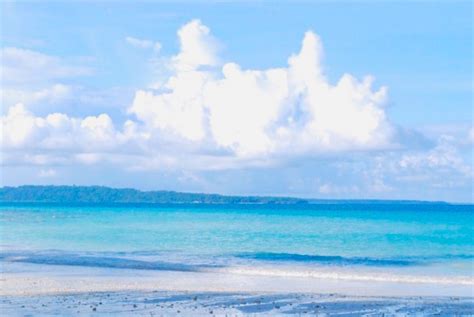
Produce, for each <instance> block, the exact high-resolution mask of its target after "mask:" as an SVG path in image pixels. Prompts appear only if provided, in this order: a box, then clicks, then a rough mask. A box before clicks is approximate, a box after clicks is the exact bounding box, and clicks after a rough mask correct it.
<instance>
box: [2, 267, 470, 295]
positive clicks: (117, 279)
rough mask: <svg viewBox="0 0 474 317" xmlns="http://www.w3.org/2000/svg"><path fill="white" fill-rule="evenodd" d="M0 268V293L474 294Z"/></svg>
mask: <svg viewBox="0 0 474 317" xmlns="http://www.w3.org/2000/svg"><path fill="white" fill-rule="evenodd" d="M1 271H2V275H1V279H0V296H41V295H67V294H73V293H94V292H122V291H125V292H134V291H141V292H143V291H145V292H146V291H173V292H245V293H251V292H254V293H306V294H341V295H345V296H378V297H380V296H388V297H407V296H408V297H409V296H422V297H449V296H454V297H466V298H474V287H473V285H472V284H467V285H466V284H442V283H417V282H401V281H373V280H371V281H367V280H345V279H325V278H320V277H307V276H303V277H302V276H272V275H259V274H237V273H235V272H180V271H152V270H134V269H111V268H96V267H79V266H64V265H43V264H24V263H8V262H2V263H1Z"/></svg>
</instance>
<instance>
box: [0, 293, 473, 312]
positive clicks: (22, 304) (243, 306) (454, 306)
mask: <svg viewBox="0 0 474 317" xmlns="http://www.w3.org/2000/svg"><path fill="white" fill-rule="evenodd" d="M473 305H474V303H473V300H472V299H468V298H458V297H450V298H445V297H441V298H440V297H437V298H423V297H403V298H402V297H395V298H394V297H355V296H344V295H337V294H324V295H323V294H298V293H297V294H281V293H270V294H268V293H260V294H256V293H225V292H159V291H154V292H130V291H129V292H100V293H78V294H63V295H40V296H2V297H1V302H0V311H1V312H2V314H3V315H4V316H38V315H40V316H72V315H85V316H95V315H100V316H134V315H139V316H249V315H250V316H288V315H290V316H292V315H295V316H305V315H307V316H333V315H337V316H361V315H366V316H469V315H472V314H473V313H474V310H473Z"/></svg>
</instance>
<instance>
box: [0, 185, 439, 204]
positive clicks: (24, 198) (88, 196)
mask: <svg viewBox="0 0 474 317" xmlns="http://www.w3.org/2000/svg"><path fill="white" fill-rule="evenodd" d="M0 202H43V203H101V204H107V203H144V204H292V205H294V204H312V203H313V204H314V203H320V204H328V203H329V204H340V203H400V204H409V203H444V202H426V201H414V200H395V201H394V200H347V199H346V200H334V199H304V198H294V197H274V196H226V195H219V194H204V193H183V192H176V191H166V190H158V191H141V190H137V189H133V188H111V187H105V186H36V185H24V186H18V187H9V186H5V187H1V188H0Z"/></svg>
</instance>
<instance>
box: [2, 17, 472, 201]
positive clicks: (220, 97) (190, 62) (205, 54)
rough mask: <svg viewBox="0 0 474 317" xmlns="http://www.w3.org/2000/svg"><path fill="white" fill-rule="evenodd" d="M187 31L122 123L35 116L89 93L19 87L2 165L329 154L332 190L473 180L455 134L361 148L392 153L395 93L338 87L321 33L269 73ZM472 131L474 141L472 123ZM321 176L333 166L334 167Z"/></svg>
mask: <svg viewBox="0 0 474 317" xmlns="http://www.w3.org/2000/svg"><path fill="white" fill-rule="evenodd" d="M178 37H179V40H180V51H179V52H178V53H177V54H176V55H174V56H171V57H169V58H163V60H162V61H164V63H170V64H171V67H168V68H169V70H171V72H172V73H171V75H170V76H169V77H167V78H166V79H165V80H164V81H163V84H162V85H160V86H159V87H154V88H155V89H140V90H138V91H136V94H135V97H134V100H133V102H132V103H131V105H130V107H129V108H128V114H127V116H128V117H127V118H125V123H124V124H117V122H113V120H112V118H111V116H110V115H109V114H107V113H102V114H99V115H92V116H71V115H70V114H66V113H61V112H55V113H50V114H48V115H43V116H40V115H37V114H35V109H37V107H36V105H35V107H33V106H32V107H30V105H31V104H40V103H42V102H53V101H54V100H61V98H63V99H64V98H71V96H74V95H75V94H76V93H77V92H78V91H80V90H75V89H73V88H74V87H72V88H71V86H68V85H64V84H59V83H52V84H50V85H47V86H46V88H44V87H41V88H38V89H30V90H28V93H22V92H21V89H19V90H20V92H12V91H11V90H10V91H9V92H8V93H9V94H10V95H9V96H10V97H9V98H10V99H11V101H13V100H15V99H17V101H20V102H23V103H25V104H26V105H28V107H27V106H24V105H23V104H21V103H18V104H15V105H14V106H11V107H9V108H6V110H7V109H8V111H6V113H5V115H3V116H2V117H1V125H2V129H1V130H0V140H1V146H2V154H3V155H2V161H3V164H4V165H5V164H6V165H8V164H16V165H18V164H25V165H40V166H42V168H43V170H44V172H43V176H42V177H46V175H47V174H50V173H47V171H48V168H51V167H50V166H52V165H55V164H61V165H65V164H84V165H95V164H101V163H104V164H107V165H113V164H115V165H120V166H121V167H122V168H123V169H126V170H131V171H133V172H140V171H148V170H166V171H170V170H175V171H176V170H179V171H180V172H183V173H184V172H186V171H193V172H196V173H197V174H196V175H199V173H200V172H202V171H206V172H208V173H212V171H216V170H221V171H222V170H224V169H227V170H231V169H233V168H234V169H240V168H247V167H252V168H256V167H259V168H260V167H263V166H264V167H266V168H273V169H277V168H278V166H279V164H283V163H282V162H283V161H284V160H289V161H292V162H298V160H299V159H301V160H306V161H313V160H314V158H315V157H318V156H325V157H326V159H327V158H328V157H329V158H330V159H329V160H330V161H332V160H334V162H339V163H341V162H342V163H344V162H345V167H344V166H343V167H342V168H345V169H346V170H342V171H341V170H340V167H338V166H336V165H337V164H333V165H331V163H332V162H331V163H326V165H324V166H327V167H328V169H331V172H330V173H329V174H330V177H329V176H328V177H326V178H325V179H324V180H322V181H321V182H319V181H318V182H317V184H316V185H313V186H312V188H313V189H312V190H313V191H315V192H319V193H321V194H322V195H332V196H334V195H352V194H354V195H355V194H357V193H358V192H359V193H362V192H368V193H375V194H378V195H384V193H386V192H388V191H393V190H394V189H395V188H399V187H400V186H399V184H405V183H406V182H408V181H406V180H407V179H408V178H411V181H410V182H411V183H416V182H430V183H432V184H433V186H443V184H444V183H443V179H445V180H446V182H448V181H449V184H448V185H449V186H454V185H453V184H461V183H463V182H466V181H469V180H470V179H472V167H470V166H469V164H466V163H465V160H464V159H463V157H462V155H461V154H460V153H458V148H459V147H460V146H461V145H462V144H461V142H455V141H453V140H451V139H449V137H445V138H443V139H441V140H440V141H439V142H438V145H437V146H436V147H434V148H432V149H429V150H428V151H426V150H421V151H408V150H406V149H405V150H400V149H398V151H399V152H396V151H384V152H379V154H377V155H374V154H372V153H370V154H367V155H365V154H363V153H362V152H364V151H371V150H381V149H390V150H392V149H393V148H392V146H393V144H396V143H398V142H399V141H400V140H399V139H398V135H397V134H396V129H395V128H394V126H393V125H392V124H391V123H390V122H389V120H388V119H387V116H386V113H385V109H384V105H385V103H386V98H387V90H386V88H384V87H381V88H378V89H374V88H373V87H372V84H373V79H372V78H371V77H366V78H363V79H362V80H358V79H356V78H354V77H353V76H352V75H349V74H344V75H343V76H342V77H341V78H340V79H339V80H337V81H336V82H335V83H331V82H330V81H329V80H328V79H327V78H326V76H325V74H324V71H323V66H322V56H323V47H322V43H321V40H320V39H319V37H318V36H317V35H316V34H315V33H313V32H307V33H306V34H305V35H304V38H303V41H302V45H301V49H300V50H299V52H297V53H295V54H293V55H291V56H290V57H289V58H288V64H287V65H286V66H284V67H277V68H269V69H244V68H243V67H241V66H240V65H238V64H237V63H233V62H222V61H221V59H220V58H219V56H218V55H217V51H218V50H217V47H218V45H217V44H216V43H217V42H216V40H215V39H214V38H213V36H212V35H211V32H210V30H209V28H207V27H206V26H204V25H202V23H201V22H199V21H198V20H194V21H191V22H190V23H188V24H186V25H185V26H183V27H182V28H181V29H180V30H179V31H178ZM141 45H142V46H143V45H145V46H147V47H145V48H151V46H149V44H147V43H142V44H141ZM46 60H48V59H46ZM59 64H61V63H59ZM166 66H170V65H168V64H167V65H166ZM30 68H31V69H33V68H34V67H30ZM25 69H26V68H25ZM79 73H80V72H79ZM73 74H74V72H72V73H70V75H71V76H72V75H73ZM76 75H78V73H76ZM50 78H51V77H50ZM15 93H16V95H15ZM77 98H84V96H78V97H77ZM90 102H93V100H90ZM465 132H466V130H465V129H464V130H463V133H465ZM469 135H470V138H472V137H473V132H472V130H470V132H469ZM464 138H465V134H464ZM464 146H465V145H464ZM355 151H359V152H361V153H360V154H359V155H361V156H360V157H362V156H363V155H365V156H363V159H361V161H363V163H354V162H353V161H350V158H351V157H352V155H353V153H354V152H355ZM340 153H342V154H340ZM380 153H382V154H380ZM372 156H373V157H372ZM315 162H316V161H315ZM342 163H341V164H339V165H341V166H342V165H344V164H342ZM295 164H298V163H295ZM315 164H316V163H315ZM203 173H204V172H203ZM315 173H319V174H324V169H322V170H321V171H319V170H318V172H315ZM338 173H340V174H341V175H344V177H343V176H340V175H339V174H338ZM193 175H194V174H193ZM346 175H350V177H352V182H351V181H348V180H347V179H346V177H345V176H346ZM40 176H41V175H40ZM313 176H314V175H313ZM317 176H318V177H320V175H317ZM334 176H336V177H339V180H335V179H333V178H334ZM321 177H322V178H324V177H323V176H321ZM342 178H343V180H341V179H342ZM417 179H418V180H419V181H417ZM397 182H398V183H397ZM397 186H398V187H397ZM303 187H305V186H303Z"/></svg>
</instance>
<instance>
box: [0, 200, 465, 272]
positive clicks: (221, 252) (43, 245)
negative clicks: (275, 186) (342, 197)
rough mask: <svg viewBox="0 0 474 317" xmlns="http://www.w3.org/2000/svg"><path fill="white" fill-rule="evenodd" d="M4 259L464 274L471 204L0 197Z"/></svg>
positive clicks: (140, 266)
mask: <svg viewBox="0 0 474 317" xmlns="http://www.w3.org/2000/svg"><path fill="white" fill-rule="evenodd" d="M0 208H1V212H0V221H1V222H0V225H1V227H0V228H1V231H0V234H1V235H0V238H1V245H2V256H1V258H0V259H1V260H2V261H23V262H27V263H38V264H46V265H50V264H62V265H77V266H80V265H85V266H95V265H96V266H105V267H113V268H121V267H126V268H137V269H154V270H159V269H170V268H171V269H175V270H195V269H196V270H198V269H201V268H209V267H221V268H222V267H228V266H236V265H252V266H254V267H255V266H259V265H262V266H267V265H282V264H284V265H287V266H292V265H293V266H295V265H296V266H298V265H304V266H305V267H307V268H321V267H323V268H324V267H336V268H338V267H342V268H347V267H359V268H364V269H372V268H373V269H375V270H391V269H393V270H395V271H396V270H402V271H403V270H405V271H407V272H417V270H418V271H423V272H426V271H427V270H428V271H429V269H430V268H431V269H432V272H434V273H433V274H435V273H436V274H446V275H456V276H458V275H459V276H464V277H466V276H467V277H472V272H473V257H474V243H473V242H474V235H473V233H474V232H473V231H474V228H473V224H474V212H473V209H474V208H473V206H472V205H449V204H416V203H413V204H411V203H410V204H397V203H371V204H362V203H355V204H350V203H347V204H342V203H335V204H314V205H312V204H311V205H293V206H279V205H257V206H250V205H232V206H226V205H131V204H127V205H110V206H105V205H101V206H97V205H59V204H7V203H2V204H1V205H0Z"/></svg>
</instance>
